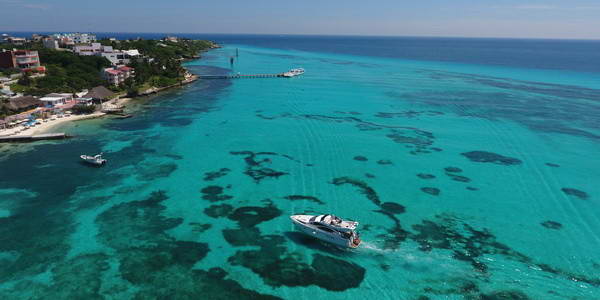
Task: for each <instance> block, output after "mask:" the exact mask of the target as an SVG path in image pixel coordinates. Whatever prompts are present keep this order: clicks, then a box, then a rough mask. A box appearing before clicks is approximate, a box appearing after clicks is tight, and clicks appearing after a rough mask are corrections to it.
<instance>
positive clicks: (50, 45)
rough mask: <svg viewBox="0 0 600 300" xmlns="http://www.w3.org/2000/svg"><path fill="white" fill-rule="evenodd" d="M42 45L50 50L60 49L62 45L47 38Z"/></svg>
mask: <svg viewBox="0 0 600 300" xmlns="http://www.w3.org/2000/svg"><path fill="white" fill-rule="evenodd" d="M42 44H44V48H48V49H54V50H56V49H59V48H60V44H59V43H58V40H55V39H52V38H45V39H43V40H42Z"/></svg>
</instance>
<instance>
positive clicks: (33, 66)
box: [0, 49, 46, 72]
mask: <svg viewBox="0 0 600 300" xmlns="http://www.w3.org/2000/svg"><path fill="white" fill-rule="evenodd" d="M0 68H15V69H20V70H21V71H23V72H28V71H35V72H44V71H46V68H44V67H43V66H42V65H41V63H40V57H39V55H38V52H37V51H31V50H13V51H6V49H3V50H2V52H0Z"/></svg>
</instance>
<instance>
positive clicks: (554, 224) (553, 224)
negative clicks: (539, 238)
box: [540, 221, 562, 230]
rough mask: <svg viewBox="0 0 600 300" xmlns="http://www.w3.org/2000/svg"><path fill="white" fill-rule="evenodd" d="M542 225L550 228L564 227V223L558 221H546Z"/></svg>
mask: <svg viewBox="0 0 600 300" xmlns="http://www.w3.org/2000/svg"><path fill="white" fill-rule="evenodd" d="M540 224H541V225H542V226H544V227H546V228H548V229H555V230H558V229H561V228H562V224H560V223H558V222H556V221H544V222H542V223H540Z"/></svg>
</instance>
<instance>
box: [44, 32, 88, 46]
mask: <svg viewBox="0 0 600 300" xmlns="http://www.w3.org/2000/svg"><path fill="white" fill-rule="evenodd" d="M51 37H52V38H54V39H57V40H62V41H65V42H70V43H72V44H89V43H94V42H96V35H94V34H89V33H57V34H53V35H52V36H51Z"/></svg>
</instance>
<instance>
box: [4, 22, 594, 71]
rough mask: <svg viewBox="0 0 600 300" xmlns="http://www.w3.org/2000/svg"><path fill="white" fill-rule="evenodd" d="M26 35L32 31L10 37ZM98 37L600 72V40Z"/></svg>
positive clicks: (106, 34)
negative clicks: (168, 39)
mask: <svg viewBox="0 0 600 300" xmlns="http://www.w3.org/2000/svg"><path fill="white" fill-rule="evenodd" d="M11 34H14V35H17V36H31V34H32V32H20V33H14V32H13V33H11ZM96 35H97V36H98V37H115V38H117V39H130V38H137V37H141V38H145V39H158V38H162V37H164V36H165V35H175V36H179V37H187V38H193V39H209V40H213V41H215V42H218V43H221V44H242V45H249V46H258V47H265V48H278V49H285V50H301V51H308V52H329V53H337V54H350V55H363V56H377V57H389V58H401V59H412V60H427V61H444V62H459V63H469V64H486V65H488V64H489V65H498V66H511V67H519V68H533V69H555V70H569V71H578V72H600V41H598V40H548V39H496V38H437V37H380V36H379V37H377V36H314V35H312V36H311V35H250V34H243V35H240V34H238V35H236V34H190V33H112V32H110V33H107V32H98V33H96Z"/></svg>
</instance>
